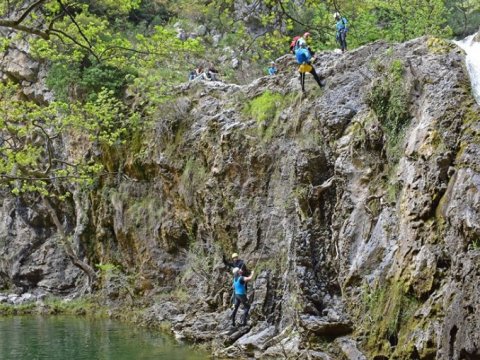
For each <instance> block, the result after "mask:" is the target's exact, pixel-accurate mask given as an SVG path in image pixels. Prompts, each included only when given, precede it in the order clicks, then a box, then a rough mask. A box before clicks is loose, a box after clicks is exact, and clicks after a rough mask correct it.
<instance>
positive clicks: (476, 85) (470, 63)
mask: <svg viewBox="0 0 480 360" xmlns="http://www.w3.org/2000/svg"><path fill="white" fill-rule="evenodd" d="M475 36H476V34H473V35H470V36H467V37H466V38H465V39H463V40H460V41H454V42H455V44H457V45H458V46H459V47H460V48H462V49H463V50H464V51H465V53H466V54H467V56H466V58H465V61H466V63H467V69H468V73H469V74H470V81H471V82H472V89H473V96H475V99H476V100H477V103H478V104H480V42H478V41H475V40H474V38H475Z"/></svg>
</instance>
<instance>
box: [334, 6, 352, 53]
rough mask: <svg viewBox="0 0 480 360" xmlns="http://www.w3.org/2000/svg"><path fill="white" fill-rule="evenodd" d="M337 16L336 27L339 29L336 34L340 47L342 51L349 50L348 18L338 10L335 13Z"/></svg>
mask: <svg viewBox="0 0 480 360" xmlns="http://www.w3.org/2000/svg"><path fill="white" fill-rule="evenodd" d="M333 16H334V17H335V21H336V24H335V27H336V29H337V34H336V39H337V42H338V43H339V44H340V48H341V49H342V53H344V52H345V51H347V31H348V27H347V24H348V22H347V19H345V18H344V17H343V16H340V14H339V13H338V12H336V13H335V14H334V15H333Z"/></svg>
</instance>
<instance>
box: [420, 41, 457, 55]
mask: <svg viewBox="0 0 480 360" xmlns="http://www.w3.org/2000/svg"><path fill="white" fill-rule="evenodd" d="M427 48H428V50H429V51H430V52H431V53H433V54H448V53H449V52H450V51H452V50H453V49H455V48H456V45H455V44H453V43H452V42H450V41H448V40H445V39H441V38H437V37H429V38H428V39H427Z"/></svg>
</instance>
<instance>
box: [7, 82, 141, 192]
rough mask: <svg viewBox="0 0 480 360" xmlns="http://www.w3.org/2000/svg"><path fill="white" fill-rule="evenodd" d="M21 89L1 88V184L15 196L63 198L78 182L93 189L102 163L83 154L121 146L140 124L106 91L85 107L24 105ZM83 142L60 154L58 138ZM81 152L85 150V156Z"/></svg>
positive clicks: (55, 103)
mask: <svg viewBox="0 0 480 360" xmlns="http://www.w3.org/2000/svg"><path fill="white" fill-rule="evenodd" d="M17 91H18V89H17V87H16V86H14V85H12V84H8V83H7V84H0V135H1V136H2V139H5V141H3V142H2V143H1V144H0V153H1V155H0V185H2V186H4V187H9V188H10V189H11V191H12V192H13V193H14V194H20V193H26V192H36V193H40V194H41V195H44V196H56V197H59V198H62V197H65V196H68V190H67V189H68V188H69V187H70V186H72V185H74V184H77V185H80V186H91V185H92V184H93V183H94V182H95V179H96V178H97V177H98V176H99V175H100V174H101V173H102V171H103V165H102V164H101V163H100V162H98V161H96V159H94V158H92V157H89V156H85V152H86V151H87V150H88V149H90V148H91V147H92V146H93V144H94V143H95V142H96V143H97V145H98V146H107V147H110V146H118V145H120V144H121V143H122V142H124V141H126V139H128V136H129V134H131V132H132V131H133V130H134V129H135V127H136V126H137V125H138V121H139V117H138V114H136V113H129V112H128V111H127V108H126V107H125V105H123V104H122V103H121V102H120V101H119V100H118V99H116V98H115V96H114V94H113V93H112V92H108V91H103V92H100V93H99V94H98V96H97V99H96V100H95V101H92V102H87V103H85V104H79V103H71V104H66V103H61V102H52V103H50V104H49V105H47V106H41V105H38V104H35V103H32V102H28V101H22V100H20V99H19V98H18V97H17ZM62 138H65V139H69V140H70V141H72V140H75V141H77V143H78V144H82V146H79V147H78V148H75V147H72V148H71V149H70V152H69V153H66V154H65V153H60V152H59V149H57V148H56V147H55V146H54V143H55V142H56V141H58V140H59V139H62ZM82 150H83V152H82Z"/></svg>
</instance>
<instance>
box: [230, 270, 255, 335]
mask: <svg viewBox="0 0 480 360" xmlns="http://www.w3.org/2000/svg"><path fill="white" fill-rule="evenodd" d="M252 277H253V271H252V272H251V275H250V276H243V271H242V270H241V269H240V268H238V267H236V268H234V269H233V289H234V292H235V308H234V309H233V313H232V326H235V317H236V315H237V311H238V308H239V307H240V305H243V308H244V312H243V316H242V322H241V326H245V325H247V318H248V312H249V311H250V303H249V302H248V299H247V282H248V281H250V280H251V279H252Z"/></svg>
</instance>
